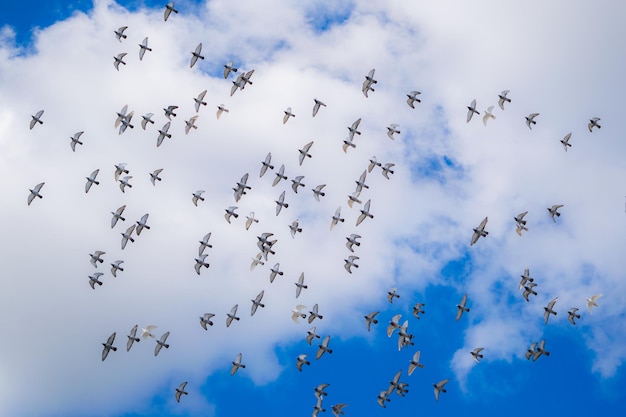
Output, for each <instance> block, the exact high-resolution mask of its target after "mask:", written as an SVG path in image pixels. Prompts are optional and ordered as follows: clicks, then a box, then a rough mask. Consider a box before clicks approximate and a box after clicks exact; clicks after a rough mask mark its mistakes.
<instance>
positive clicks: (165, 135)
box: [157, 122, 172, 148]
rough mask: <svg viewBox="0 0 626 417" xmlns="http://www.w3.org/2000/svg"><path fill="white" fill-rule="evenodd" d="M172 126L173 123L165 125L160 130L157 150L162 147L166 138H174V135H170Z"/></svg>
mask: <svg viewBox="0 0 626 417" xmlns="http://www.w3.org/2000/svg"><path fill="white" fill-rule="evenodd" d="M170 124H171V122H167V123H165V124H164V125H163V127H162V128H161V130H159V136H158V137H157V148H158V147H159V146H161V144H162V143H163V140H164V139H165V138H168V139H169V138H171V137H172V134H171V133H168V131H169V130H170Z"/></svg>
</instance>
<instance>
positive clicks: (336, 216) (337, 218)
mask: <svg viewBox="0 0 626 417" xmlns="http://www.w3.org/2000/svg"><path fill="white" fill-rule="evenodd" d="M344 221H345V219H343V218H342V217H341V206H339V207H337V210H335V214H334V215H333V217H332V220H331V222H330V230H333V228H334V227H335V226H336V225H337V223H338V222H341V223H343V222H344Z"/></svg>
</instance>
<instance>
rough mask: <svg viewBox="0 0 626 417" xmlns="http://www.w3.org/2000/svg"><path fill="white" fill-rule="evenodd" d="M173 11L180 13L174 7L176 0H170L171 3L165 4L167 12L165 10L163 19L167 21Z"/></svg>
mask: <svg viewBox="0 0 626 417" xmlns="http://www.w3.org/2000/svg"><path fill="white" fill-rule="evenodd" d="M172 12H174V13H178V10H176V9H175V8H174V2H173V1H170V2H169V3H167V4H166V5H165V12H163V20H164V21H166V22H167V19H168V17H170V14H171V13H172Z"/></svg>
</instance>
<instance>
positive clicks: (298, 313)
mask: <svg viewBox="0 0 626 417" xmlns="http://www.w3.org/2000/svg"><path fill="white" fill-rule="evenodd" d="M305 308H306V306H305V305H302V304H298V305H297V306H296V307H295V308H293V309H292V310H291V320H293V321H295V322H296V323H299V319H301V318H302V319H304V318H306V314H304V313H303V312H302V310H304V309H305Z"/></svg>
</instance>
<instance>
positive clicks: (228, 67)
mask: <svg viewBox="0 0 626 417" xmlns="http://www.w3.org/2000/svg"><path fill="white" fill-rule="evenodd" d="M231 71H232V72H237V68H235V67H234V66H233V61H228V62H227V63H226V65H224V79H226V78H228V76H229V75H230V73H231Z"/></svg>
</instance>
